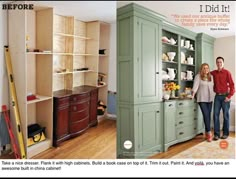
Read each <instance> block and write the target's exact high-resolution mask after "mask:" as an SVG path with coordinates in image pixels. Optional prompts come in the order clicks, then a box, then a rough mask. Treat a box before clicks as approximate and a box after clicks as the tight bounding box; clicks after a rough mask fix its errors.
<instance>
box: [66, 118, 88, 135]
mask: <svg viewBox="0 0 236 179" xmlns="http://www.w3.org/2000/svg"><path fill="white" fill-rule="evenodd" d="M88 124H89V118H88V117H87V118H85V119H83V120H80V121H78V122H75V123H71V124H70V127H69V131H70V133H77V132H80V131H82V130H84V129H86V128H88Z"/></svg>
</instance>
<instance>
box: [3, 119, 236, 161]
mask: <svg viewBox="0 0 236 179" xmlns="http://www.w3.org/2000/svg"><path fill="white" fill-rule="evenodd" d="M230 136H232V137H235V133H234V132H231V133H230ZM202 141H204V138H203V135H198V136H196V137H195V138H193V139H191V140H189V141H186V142H182V143H179V144H176V145H173V146H171V147H169V149H168V151H167V152H162V153H159V154H156V155H154V156H152V157H150V159H167V158H170V157H172V156H174V155H176V154H178V153H180V152H182V151H183V150H186V149H188V148H190V147H192V146H195V145H197V144H199V143H201V142H202ZM212 142H214V141H212ZM7 158H14V156H13V155H12V154H11V155H4V156H1V157H0V159H7ZM33 159H116V121H115V120H109V119H104V120H101V121H100V122H99V124H98V126H96V127H92V128H90V129H88V130H87V131H86V132H85V133H83V134H82V135H80V136H78V137H75V138H73V139H70V140H67V141H65V142H63V143H62V144H61V145H60V146H59V147H57V148H54V147H52V148H51V149H48V150H46V151H44V152H42V153H40V154H38V155H36V156H34V157H33Z"/></svg>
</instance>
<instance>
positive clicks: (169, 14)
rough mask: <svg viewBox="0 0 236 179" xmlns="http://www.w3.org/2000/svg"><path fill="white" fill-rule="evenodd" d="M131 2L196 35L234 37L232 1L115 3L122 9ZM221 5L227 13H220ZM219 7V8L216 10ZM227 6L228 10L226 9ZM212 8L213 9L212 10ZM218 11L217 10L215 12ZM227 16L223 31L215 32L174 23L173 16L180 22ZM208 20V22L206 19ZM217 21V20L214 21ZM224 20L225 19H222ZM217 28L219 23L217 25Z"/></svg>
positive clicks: (208, 27)
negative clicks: (187, 19)
mask: <svg viewBox="0 0 236 179" xmlns="http://www.w3.org/2000/svg"><path fill="white" fill-rule="evenodd" d="M131 2H134V3H136V4H139V5H141V6H144V7H146V8H148V9H151V10H153V11H155V12H157V13H159V14H162V15H164V16H166V18H167V21H169V22H172V23H174V24H176V25H179V26H182V27H185V28H187V29H189V30H191V31H194V32H196V33H200V32H204V33H206V34H208V35H211V36H213V37H215V38H220V37H227V36H233V35H235V2H234V1H118V2H117V8H119V7H122V6H124V5H126V4H129V3H131ZM200 5H202V6H201V7H202V12H200ZM206 5H207V6H206ZM222 5H223V6H224V8H223V9H224V11H225V7H226V11H229V12H221V11H222ZM217 6H219V8H217ZM228 6H229V9H228ZM212 7H213V8H212ZM217 9H218V10H217ZM210 10H212V11H214V10H215V11H219V12H205V11H210ZM224 14H225V15H228V16H230V23H228V22H229V21H227V22H225V23H224V25H225V27H223V26H220V27H223V28H225V29H224V30H223V29H222V28H221V30H220V29H218V28H216V29H215V30H213V29H211V28H215V27H214V26H212V25H210V26H202V25H199V26H197V25H196V23H193V24H194V26H193V24H192V25H191V26H190V24H189V25H185V24H182V22H175V17H176V16H174V15H179V16H180V18H179V20H180V21H181V17H182V16H183V15H191V16H192V15H208V16H209V15H212V16H213V15H216V16H218V15H224ZM199 19H201V18H198V19H196V20H199ZM208 20H210V19H209V18H208ZM215 20H217V19H215ZM224 20H225V19H224ZM217 24H218V27H219V25H220V23H217Z"/></svg>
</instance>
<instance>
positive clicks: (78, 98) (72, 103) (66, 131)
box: [53, 86, 98, 147]
mask: <svg viewBox="0 0 236 179" xmlns="http://www.w3.org/2000/svg"><path fill="white" fill-rule="evenodd" d="M97 103H98V88H96V87H93V86H79V87H75V88H73V90H59V91H55V92H54V93H53V146H55V147H56V146H58V145H59V144H60V143H61V142H63V141H65V140H67V139H69V138H71V137H75V136H78V135H79V134H81V133H82V132H84V131H85V130H86V129H88V128H89V127H91V126H96V125H97V123H98V122H97Z"/></svg>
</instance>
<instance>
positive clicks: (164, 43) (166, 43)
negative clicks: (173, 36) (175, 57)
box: [162, 42, 178, 47]
mask: <svg viewBox="0 0 236 179" xmlns="http://www.w3.org/2000/svg"><path fill="white" fill-rule="evenodd" d="M162 44H163V45H170V46H173V47H178V45H176V44H175V45H172V44H170V43H168V42H162Z"/></svg>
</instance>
